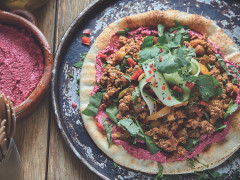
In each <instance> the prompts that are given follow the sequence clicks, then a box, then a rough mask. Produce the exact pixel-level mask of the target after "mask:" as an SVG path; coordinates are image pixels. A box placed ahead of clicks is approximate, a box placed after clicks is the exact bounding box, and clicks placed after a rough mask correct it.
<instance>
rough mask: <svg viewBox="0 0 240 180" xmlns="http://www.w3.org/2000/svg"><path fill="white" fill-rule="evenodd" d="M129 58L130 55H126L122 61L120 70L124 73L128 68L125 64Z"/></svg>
mask: <svg viewBox="0 0 240 180" xmlns="http://www.w3.org/2000/svg"><path fill="white" fill-rule="evenodd" d="M130 57H131V56H130V55H126V56H125V57H124V59H123V61H122V64H121V66H120V70H121V71H123V72H125V70H126V69H127V68H128V67H129V66H128V64H127V59H128V58H130Z"/></svg>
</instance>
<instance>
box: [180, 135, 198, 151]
mask: <svg viewBox="0 0 240 180" xmlns="http://www.w3.org/2000/svg"><path fill="white" fill-rule="evenodd" d="M198 141H199V138H189V139H188V140H187V142H186V143H185V144H184V145H183V146H184V147H185V148H186V149H187V150H188V151H189V152H192V150H193V148H194V146H195V145H196V144H197V143H198Z"/></svg>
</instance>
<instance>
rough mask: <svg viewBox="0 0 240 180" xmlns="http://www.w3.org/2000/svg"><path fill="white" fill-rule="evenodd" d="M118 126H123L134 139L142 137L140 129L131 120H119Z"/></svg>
mask: <svg viewBox="0 0 240 180" xmlns="http://www.w3.org/2000/svg"><path fill="white" fill-rule="evenodd" d="M118 125H119V126H123V127H124V128H125V129H126V130H127V131H128V132H129V133H130V135H131V136H135V137H136V135H140V136H143V134H142V132H141V127H139V126H138V125H137V124H135V123H134V122H133V120H132V119H121V120H120V121H119V122H118Z"/></svg>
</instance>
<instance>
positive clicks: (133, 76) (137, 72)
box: [131, 68, 143, 81]
mask: <svg viewBox="0 0 240 180" xmlns="http://www.w3.org/2000/svg"><path fill="white" fill-rule="evenodd" d="M142 73H143V70H142V69H140V68H139V69H138V71H136V72H135V73H134V74H133V75H132V76H131V80H133V81H135V80H136V79H137V78H138V77H139V76H140V75H141V74H142Z"/></svg>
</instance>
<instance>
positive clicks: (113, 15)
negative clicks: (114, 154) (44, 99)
mask: <svg viewBox="0 0 240 180" xmlns="http://www.w3.org/2000/svg"><path fill="white" fill-rule="evenodd" d="M167 9H177V10H181V11H188V12H189V13H196V14H201V15H203V16H204V17H207V18H210V19H212V20H213V21H214V22H215V23H217V24H218V25H219V26H220V27H222V28H223V29H224V30H225V32H226V33H227V34H228V35H229V36H230V37H231V38H232V39H233V40H234V42H235V43H236V44H237V45H238V46H240V37H239V34H240V15H239V12H240V2H239V1H234V0H229V1H227V0H226V1H221V0H218V1H215V0H212V1H211V0H174V1H165V0H162V1H159V0H148V1H143V0H141V1H139V0H131V1H128V0H120V1H111V0H99V1H95V2H94V3H92V4H91V5H90V6H89V7H88V8H86V9H85V10H84V11H83V12H82V13H81V14H80V15H79V16H78V17H77V18H76V19H75V20H74V22H73V23H72V24H71V26H70V27H69V29H68V30H67V32H66V33H65V35H64V37H63V39H62V41H61V43H60V45H59V48H58V51H57V53H56V57H55V62H54V70H53V78H52V89H51V91H52V100H53V107H54V111H55V116H56V120H57V123H58V126H59V128H60V130H61V133H62V135H63V137H64V139H65V141H66V143H67V145H68V146H69V147H70V148H71V149H72V151H73V152H74V154H75V155H76V156H77V157H78V158H79V159H80V160H81V161H82V162H83V163H84V164H85V165H86V166H88V167H89V168H90V169H91V170H92V171H93V172H95V173H96V174H97V175H99V176H100V177H101V178H104V179H153V178H154V176H153V175H149V174H144V173H139V172H135V171H132V170H129V169H126V168H123V167H120V166H118V167H117V168H114V165H113V162H112V160H111V159H109V158H108V157H107V156H106V155H105V154H104V153H103V152H102V151H101V150H99V149H98V148H97V146H96V145H95V144H94V143H93V141H92V140H91V138H90V137H89V135H88V133H87V132H86V130H85V128H84V125H83V122H82V119H81V115H80V113H79V96H78V95H77V93H76V90H77V89H78V85H77V79H78V78H79V77H80V71H79V70H78V69H75V68H74V67H73V64H74V63H76V62H78V61H79V59H80V54H83V53H84V52H87V51H88V50H89V47H87V46H83V45H82V44H81V35H82V31H83V29H85V28H89V29H91V39H92V42H94V40H95V39H96V37H97V36H98V35H99V34H100V33H101V32H102V30H103V29H104V28H105V27H106V26H107V25H108V24H110V23H112V22H114V21H115V20H117V19H119V18H121V17H124V16H127V15H132V14H136V13H141V12H145V11H150V10H167ZM69 74H73V75H74V78H70V77H69ZM73 102H74V103H76V104H77V107H78V108H77V109H75V110H74V108H73V107H72V103H73ZM239 154H240V153H239V151H238V152H237V153H235V154H234V155H233V156H232V157H231V158H230V159H229V160H227V161H226V162H225V163H224V164H223V165H221V166H219V167H218V168H216V169H215V170H216V171H218V172H221V173H227V174H229V175H231V174H233V171H235V170H236V169H240V168H239V166H240V159H239ZM179 177H180V178H181V179H189V178H194V176H189V175H183V176H179Z"/></svg>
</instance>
